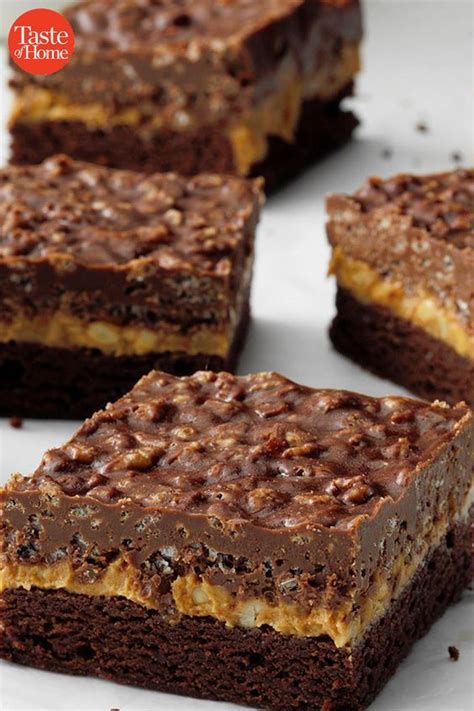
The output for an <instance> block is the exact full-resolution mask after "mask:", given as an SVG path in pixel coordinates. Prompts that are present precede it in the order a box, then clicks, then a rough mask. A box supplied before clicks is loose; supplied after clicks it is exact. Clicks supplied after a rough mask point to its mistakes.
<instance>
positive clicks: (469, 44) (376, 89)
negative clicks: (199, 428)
mask: <svg viewBox="0 0 474 711" xmlns="http://www.w3.org/2000/svg"><path fill="white" fill-rule="evenodd" d="M256 1H257V0H256ZM23 4H26V5H27V7H31V6H32V5H33V4H34V3H32V2H26V3H23V2H20V0H14V1H13V2H12V0H3V2H0V9H3V10H4V12H6V11H9V12H10V13H11V9H12V6H14V7H18V8H19V11H22V10H23V9H24V8H23V7H22V5H23ZM37 4H41V3H37ZM44 4H45V5H46V6H51V5H52V3H51V2H49V3H48V2H47V1H46V2H45V3H44ZM473 12H474V4H473V3H472V2H470V0H465V1H463V0H438V1H434V0H431V1H424V0H420V1H419V2H418V1H417V0H378V1H377V0H374V1H373V2H369V3H367V4H366V28H367V31H366V40H365V43H364V71H363V73H362V75H361V77H360V79H359V82H358V88H357V97H356V98H355V99H354V100H353V101H352V102H351V104H352V106H353V108H354V110H355V111H356V112H357V113H358V115H359V116H360V118H361V122H362V125H361V127H360V129H359V130H358V132H357V136H356V139H355V140H354V141H353V142H352V143H351V144H350V145H349V146H347V147H346V148H344V149H343V150H341V151H339V152H338V153H337V154H336V155H333V156H331V157H330V158H328V159H326V160H324V161H323V162H322V163H320V164H319V165H318V166H316V167H315V168H314V169H312V170H311V171H309V172H308V173H307V174H306V175H304V176H303V177H302V178H300V179H299V180H297V181H295V182H294V183H292V184H291V186H289V187H288V188H286V189H285V190H283V191H282V192H280V193H279V194H278V195H277V196H275V197H273V198H271V200H270V201H269V202H268V204H267V207H266V208H265V212H264V216H263V219H262V223H261V227H260V230H259V234H258V254H257V265H256V273H255V282H254V293H253V313H254V319H253V325H252V328H251V332H250V335H249V339H248V342H247V346H246V349H245V352H244V354H243V357H242V360H241V364H240V372H242V373H244V372H250V371H256V370H271V369H274V370H279V371H281V372H283V373H285V374H286V375H288V376H290V377H292V378H294V379H295V380H299V381H301V382H305V383H307V384H310V385H314V386H329V387H336V388H338V387H341V388H350V389H353V390H359V391H362V392H366V393H369V394H374V395H384V394H387V393H401V392H403V390H401V389H400V388H397V387H396V386H395V385H393V384H391V383H389V382H386V381H384V380H380V379H378V378H376V377H373V376H371V375H369V374H367V373H365V372H363V371H362V370H360V369H359V368H358V367H357V366H355V365H353V364H351V363H350V362H349V361H347V360H345V359H344V358H342V357H341V356H339V355H337V354H336V353H334V352H333V351H332V350H331V347H330V345H329V342H328V339H327V326H328V324H329V321H330V319H331V316H332V315H333V313H334V307H333V301H334V284H333V283H332V281H331V280H328V279H327V278H326V269H327V264H328V258H329V250H328V247H327V245H326V239H325V234H324V207H323V206H324V195H325V194H326V193H327V192H329V191H352V190H354V189H355V188H356V187H357V186H358V185H359V184H360V183H361V182H362V180H363V179H364V178H365V176H366V175H369V174H379V175H383V176H388V175H390V174H391V173H395V172H400V171H412V172H428V171H435V170H443V169H449V168H451V167H453V165H454V163H453V160H452V154H453V152H459V153H461V154H462V155H463V163H464V164H470V163H472V157H473V148H474V146H473V133H472V131H473V126H474V109H473V101H472V97H473V94H472V92H473V66H474V63H473V34H472V30H473ZM4 18H6V14H5V15H4ZM4 22H5V19H4ZM4 22H2V25H3V27H4V26H5V24H4ZM2 92H3V93H2V97H1V98H2V101H1V108H2V111H3V113H4V114H5V116H6V111H7V108H6V104H7V95H6V90H5V89H2ZM5 116H4V121H5V120H6V119H5ZM419 122H424V123H425V124H426V125H427V126H428V128H429V130H428V132H425V133H421V132H419V131H417V130H416V125H417V124H418V123H419ZM0 140H1V143H0V152H1V159H2V161H3V162H4V161H6V157H7V135H6V132H5V133H4V134H1V133H0ZM385 149H390V151H391V152H392V154H391V157H390V158H387V157H383V155H382V154H383V151H384V150H385ZM75 427H76V423H70V422H68V423H66V422H34V421H27V422H26V423H25V425H24V428H23V429H22V430H13V429H11V428H10V427H9V426H8V424H7V423H6V422H5V421H3V422H2V421H1V420H0V480H5V479H6V478H7V476H8V475H9V474H10V473H11V472H13V471H21V472H22V473H28V472H31V471H32V470H33V469H34V468H35V466H36V465H37V464H38V462H39V459H40V457H41V455H42V453H43V451H44V450H45V449H46V448H48V447H51V446H55V445H58V444H60V443H61V442H63V441H64V440H65V438H66V437H67V436H69V434H70V433H71V432H72V431H73V430H74V428H75ZM448 645H456V646H457V647H458V648H459V649H460V652H461V658H460V660H459V661H458V662H457V663H453V662H451V661H450V660H449V658H448ZM473 668H474V620H473V605H472V595H471V596H470V595H469V594H466V596H465V597H464V599H463V601H462V602H461V603H460V604H458V605H457V606H455V607H454V608H452V609H451V610H450V611H449V612H448V613H447V614H446V615H445V616H444V618H443V619H442V620H441V621H440V622H439V623H438V624H436V625H435V626H434V628H433V629H432V630H431V632H430V633H429V635H428V636H427V637H426V638H425V639H424V640H422V641H421V642H419V643H418V644H417V645H416V647H415V649H414V651H413V652H412V654H411V655H410V657H409V658H408V659H407V660H406V661H405V662H404V663H403V664H402V666H401V668H400V670H399V672H398V673H397V675H396V676H395V677H394V678H393V679H392V680H391V681H390V683H389V684H388V686H387V687H386V689H385V690H384V692H383V693H382V694H381V695H380V696H379V698H378V699H377V701H376V702H375V703H374V705H373V707H372V709H373V711H399V710H401V709H407V710H408V711H468V710H469V709H473V708H474V701H473V696H474V688H473V682H472V675H471V673H472V670H473ZM0 708H1V709H2V711H33V709H34V710H35V711H66V709H67V711H109V710H110V709H111V708H119V709H121V711H151V710H152V709H153V710H155V709H156V710H158V709H159V710H160V711H171V710H173V711H188V710H190V709H196V711H197V710H201V711H211V710H212V709H214V710H215V711H225V710H226V709H231V708H235V707H231V706H230V705H227V704H220V705H219V704H215V703H211V702H202V701H196V700H191V699H181V698H178V697H173V696H166V695H162V694H157V693H152V692H147V691H141V690H137V689H131V688H126V687H120V686H117V685H113V684H108V683H105V682H101V681H97V680H94V679H76V678H69V677H65V676H60V675H54V674H49V673H45V672H39V671H35V670H31V669H23V668H20V667H15V666H13V665H8V664H5V663H3V664H1V663H0Z"/></svg>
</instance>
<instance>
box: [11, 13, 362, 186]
mask: <svg viewBox="0 0 474 711" xmlns="http://www.w3.org/2000/svg"><path fill="white" fill-rule="evenodd" d="M64 14H65V16H66V17H67V19H68V20H69V22H70V23H71V25H72V27H73V29H74V34H75V51H74V56H73V57H72V60H71V62H70V63H69V64H68V65H67V66H66V67H65V68H64V69H62V70H61V71H60V72H57V73H56V74H52V75H49V76H33V75H31V74H26V73H24V72H21V71H20V70H18V69H16V68H15V67H13V70H14V76H13V81H12V86H13V89H14V92H15V104H14V108H13V113H12V117H11V132H12V137H13V152H12V160H13V162H14V163H23V164H31V163H38V162H40V161H41V160H43V159H44V158H45V157H47V156H49V155H51V154H54V153H67V154H69V155H71V156H73V157H74V158H77V159H81V160H90V161H93V162H99V163H101V164H103V165H109V166H111V167H115V168H125V169H132V170H140V171H147V172H157V171H169V170H173V171H177V172H179V173H182V174H186V175H189V174H196V173H200V172H219V173H234V174H238V175H241V176H247V175H264V176H265V177H266V178H267V187H275V186H276V185H277V184H279V183H280V182H282V181H283V180H285V179H286V178H289V177H290V176H291V175H293V174H294V173H295V172H297V171H298V170H300V169H301V168H303V167H304V166H306V165H307V164H309V163H310V162H312V161H313V160H314V159H315V158H316V157H317V156H319V155H322V154H324V153H326V152H327V151H328V150H330V149H332V148H335V147H337V146H338V145H340V144H341V143H343V142H345V141H346V140H348V139H349V137H350V135H351V133H352V131H353V129H354V128H355V126H356V124H357V121H356V120H355V118H354V116H353V115H352V114H351V113H350V112H345V111H343V110H342V109H341V101H342V99H343V98H344V97H345V96H347V95H349V94H351V92H352V85H353V80H354V77H355V75H356V73H357V72H358V69H359V45H360V40H361V15H360V7H359V0H258V2H255V0H179V1H178V0H166V2H154V1H153V0H86V1H85V2H80V3H76V4H74V5H72V6H70V7H69V8H68V9H66V10H65V13H64Z"/></svg>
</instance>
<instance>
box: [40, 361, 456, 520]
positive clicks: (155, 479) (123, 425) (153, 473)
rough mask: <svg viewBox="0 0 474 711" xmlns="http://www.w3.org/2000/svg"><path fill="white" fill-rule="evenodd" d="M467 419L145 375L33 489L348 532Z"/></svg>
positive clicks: (253, 385) (201, 376)
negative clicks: (50, 484) (52, 487)
mask: <svg viewBox="0 0 474 711" xmlns="http://www.w3.org/2000/svg"><path fill="white" fill-rule="evenodd" d="M466 414H467V408H466V407H464V406H459V407H455V408H449V407H448V406H444V405H436V404H434V405H428V404H426V403H423V402H421V401H415V400H410V399H407V398H400V397H387V398H381V399H376V398H370V397H365V396H362V395H357V394H353V393H349V392H345V391H331V390H312V389H310V388H307V387H304V386H301V385H297V384H295V383H293V382H291V381H289V380H287V379H286V378H284V377H282V376H280V375H277V374H274V373H261V374H256V375H249V376H243V377H238V376H232V375H230V374H228V373H220V374H214V373H209V372H200V373H197V374H195V375H194V376H191V377H188V378H182V379H179V378H176V377H173V376H170V375H165V374H162V373H158V372H152V373H151V374H150V375H148V376H145V377H144V378H143V379H142V380H141V381H140V382H139V383H138V384H137V385H136V387H135V388H134V389H133V390H132V391H131V392H130V393H129V394H128V395H126V396H125V397H124V398H122V399H120V400H118V401H117V402H116V403H114V404H112V405H109V406H108V407H107V408H106V409H105V410H103V411H101V412H99V413H96V414H95V415H94V416H93V417H92V418H91V419H90V420H87V421H86V422H85V424H84V425H83V426H82V427H81V428H80V429H79V430H78V432H77V433H76V435H75V436H74V437H73V438H72V440H70V442H69V443H68V444H66V445H65V446H64V447H62V448H59V449H55V450H51V451H50V452H48V453H47V454H46V456H45V459H44V460H43V463H42V464H41V466H40V467H39V469H38V470H37V471H36V473H35V474H34V476H33V479H32V483H33V484H34V485H35V486H37V485H39V484H40V483H41V482H45V481H48V480H52V481H54V482H55V483H56V484H58V485H59V487H60V488H61V489H62V491H63V492H64V493H65V494H67V495H81V496H88V497H91V498H92V499H97V500H98V501H101V502H105V503H112V502H116V503H119V502H120V501H126V500H131V501H133V502H134V503H136V504H139V505H141V506H145V507H157V508H159V509H167V510H171V511H175V512H183V513H192V514H205V515H206V516H213V517H216V518H217V519H219V520H220V521H221V522H222V523H223V524H225V523H227V522H229V521H232V520H234V519H239V520H246V521H251V522H253V523H254V524H256V525H258V526H262V527H265V528H287V529H291V528H293V527H297V526H300V525H302V524H304V525H305V526H307V527H313V526H315V525H323V526H328V527H332V526H339V527H342V528H345V527H351V525H353V524H354V522H355V521H356V519H357V518H358V517H359V516H361V515H370V514H371V513H372V512H373V511H374V510H375V509H376V508H377V507H378V506H379V505H380V503H381V502H382V501H383V500H384V499H386V498H389V499H392V500H396V499H398V498H399V497H400V496H402V495H403V493H404V491H405V490H406V489H407V488H408V486H409V485H410V483H411V481H412V479H413V477H415V476H416V471H417V468H418V467H419V466H423V465H425V464H427V463H429V462H430V460H432V459H433V457H434V456H436V453H437V451H438V449H439V448H440V447H441V446H442V445H443V444H445V443H446V442H448V441H449V440H450V438H452V437H453V435H454V434H455V432H456V430H457V428H458V426H459V422H460V420H462V418H463V417H465V416H466Z"/></svg>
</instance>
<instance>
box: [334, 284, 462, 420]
mask: <svg viewBox="0 0 474 711" xmlns="http://www.w3.org/2000/svg"><path fill="white" fill-rule="evenodd" d="M336 306H337V316H336V317H335V319H334V321H333V322H332V325H331V328H330V331H329V334H330V337H331V340H332V342H333V344H334V346H335V348H336V349H337V350H338V351H340V352H341V353H342V354H343V355H346V356H348V357H349V358H351V359H352V360H354V361H356V362H357V363H359V364H360V365H361V366H362V367H364V368H366V369H367V370H370V371H372V372H373V373H375V374H376V375H380V376H381V377H383V378H388V379H389V380H393V381H394V382H396V383H398V384H399V385H403V386H404V387H406V388H408V390H411V391H412V392H414V393H415V394H416V395H418V396H420V397H422V398H425V399H427V400H435V399H440V400H445V401H446V402H449V403H450V404H455V403H457V402H460V401H461V400H465V401H466V402H467V404H468V405H469V406H470V407H474V362H472V361H471V360H469V359H468V358H463V357H462V356H460V355H458V354H457V353H456V351H455V350H454V349H452V348H450V347H449V346H448V345H446V344H445V343H443V342H442V341H438V340H437V339H436V338H433V337H432V336H430V335H429V334H428V333H426V331H424V330H423V329H422V328H419V327H418V326H415V325H413V324H411V323H410V322H409V321H406V320H404V319H401V318H398V317H397V316H395V315H394V314H393V313H391V311H389V310H388V309H386V308H384V307H382V306H377V305H375V304H363V303H362V302H360V301H358V299H356V298H355V297H354V296H353V295H352V294H351V293H350V292H349V291H347V290H345V289H341V288H339V289H338V292H337V297H336Z"/></svg>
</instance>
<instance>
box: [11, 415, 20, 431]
mask: <svg viewBox="0 0 474 711" xmlns="http://www.w3.org/2000/svg"><path fill="white" fill-rule="evenodd" d="M9 425H10V427H13V429H15V430H20V429H21V428H22V427H23V419H22V418H21V417H10V420H9Z"/></svg>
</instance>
